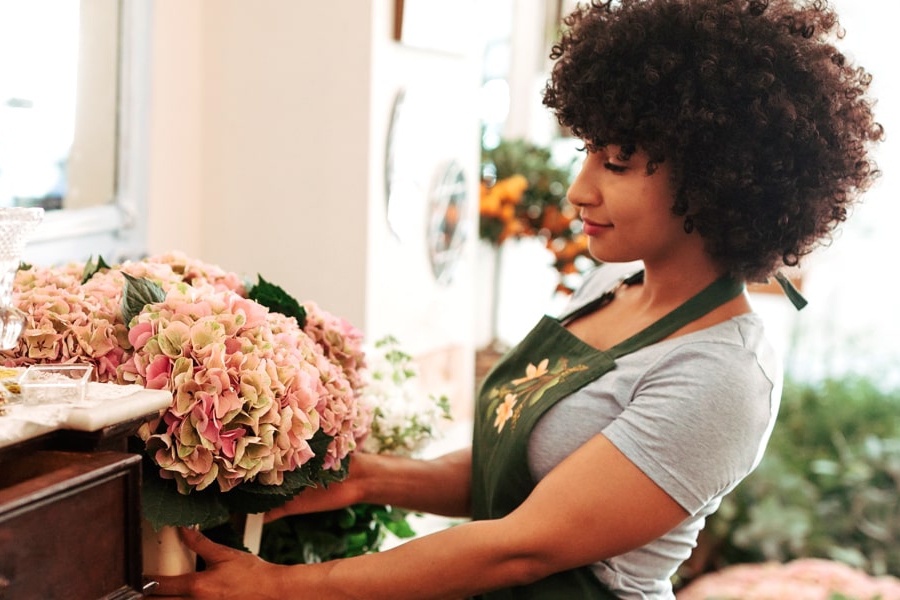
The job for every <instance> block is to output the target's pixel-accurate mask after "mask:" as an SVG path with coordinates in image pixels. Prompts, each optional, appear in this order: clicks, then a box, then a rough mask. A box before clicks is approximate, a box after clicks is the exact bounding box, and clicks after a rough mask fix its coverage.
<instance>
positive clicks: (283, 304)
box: [247, 275, 306, 328]
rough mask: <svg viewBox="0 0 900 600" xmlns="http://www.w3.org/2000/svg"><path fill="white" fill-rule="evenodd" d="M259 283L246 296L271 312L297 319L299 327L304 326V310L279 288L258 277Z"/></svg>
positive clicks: (260, 276)
mask: <svg viewBox="0 0 900 600" xmlns="http://www.w3.org/2000/svg"><path fill="white" fill-rule="evenodd" d="M258 277H259V282H258V283H257V284H256V285H254V286H253V287H251V288H250V290H249V291H248V292H247V296H248V297H249V298H250V299H251V300H253V301H254V302H258V303H260V304H262V305H263V306H265V307H266V308H268V309H269V310H271V311H272V312H277V313H281V314H282V315H285V316H288V317H294V318H295V319H297V323H298V324H299V325H300V327H301V328H302V327H305V326H306V309H305V308H303V306H301V305H300V303H299V302H297V300H295V299H294V298H293V297H292V296H291V295H290V294H288V293H287V292H285V291H284V289H282V288H281V287H280V286H277V285H275V284H274V283H271V282H268V281H266V280H265V279H263V277H262V275H258Z"/></svg>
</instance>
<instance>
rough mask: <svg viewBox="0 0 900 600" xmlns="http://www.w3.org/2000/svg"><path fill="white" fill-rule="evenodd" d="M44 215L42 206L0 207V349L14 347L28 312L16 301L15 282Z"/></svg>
mask: <svg viewBox="0 0 900 600" xmlns="http://www.w3.org/2000/svg"><path fill="white" fill-rule="evenodd" d="M43 218H44V209H43V208H24V207H0V350H9V349H10V348H14V347H15V345H16V343H17V342H18V341H19V336H20V335H21V334H22V327H23V326H24V324H25V315H24V314H22V311H20V310H19V309H17V308H16V307H15V305H14V304H13V301H12V293H13V282H14V281H15V279H16V271H18V270H19V262H20V261H21V259H22V253H23V252H24V250H25V243H26V242H27V241H28V237H29V236H30V235H31V233H32V232H33V231H34V229H35V228H36V227H37V226H38V224H40V222H41V221H42V220H43Z"/></svg>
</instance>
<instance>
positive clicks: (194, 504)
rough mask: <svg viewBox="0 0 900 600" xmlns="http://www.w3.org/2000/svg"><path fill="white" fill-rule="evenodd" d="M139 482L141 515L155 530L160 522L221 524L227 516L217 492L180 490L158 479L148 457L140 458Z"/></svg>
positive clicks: (168, 482) (169, 523)
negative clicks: (141, 478)
mask: <svg viewBox="0 0 900 600" xmlns="http://www.w3.org/2000/svg"><path fill="white" fill-rule="evenodd" d="M142 484H143V485H142V489H141V508H142V510H143V514H144V518H145V519H147V520H148V521H149V522H150V524H151V525H153V528H154V529H156V530H159V529H160V528H161V527H163V526H164V525H176V526H182V527H188V526H191V525H199V526H200V528H201V529H206V528H209V527H215V526H216V525H221V524H222V523H224V522H226V521H227V520H228V518H229V513H228V510H227V509H226V508H225V506H224V505H223V504H222V503H221V502H219V497H220V494H218V493H217V492H215V491H212V490H209V489H206V490H203V491H202V492H196V491H195V492H192V493H190V494H188V495H185V494H180V493H179V492H178V488H177V487H176V485H175V482H174V481H173V480H168V479H162V478H161V477H160V476H159V474H158V469H157V467H156V465H153V464H152V463H150V462H149V460H145V461H144V468H143V482H142Z"/></svg>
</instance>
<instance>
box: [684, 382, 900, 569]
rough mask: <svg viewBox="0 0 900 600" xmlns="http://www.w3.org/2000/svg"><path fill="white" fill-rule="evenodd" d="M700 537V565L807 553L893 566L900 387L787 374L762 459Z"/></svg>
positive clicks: (864, 565) (897, 541)
mask: <svg viewBox="0 0 900 600" xmlns="http://www.w3.org/2000/svg"><path fill="white" fill-rule="evenodd" d="M704 539H705V540H706V541H705V543H710V544H712V548H711V549H710V548H706V549H705V551H710V550H711V551H710V552H709V555H708V558H706V559H705V562H706V564H705V565H703V567H702V569H701V570H706V571H708V570H714V569H717V568H721V567H723V566H725V565H727V564H735V563H741V562H759V561H764V560H775V561H787V560H791V559H794V558H801V557H816V558H829V559H833V560H838V561H842V562H844V563H847V564H849V565H851V566H853V567H858V568H861V569H863V570H865V571H867V572H868V573H870V574H872V575H884V574H890V575H895V576H897V575H900V391H885V390H882V389H879V387H878V386H877V385H876V383H875V382H873V381H871V380H868V379H865V378H860V377H847V378H843V379H838V380H831V381H824V382H821V383H815V384H814V383H798V382H794V381H786V382H785V388H784V394H783V397H782V405H781V410H780V413H779V417H778V421H777V424H776V426H775V429H774V431H773V434H772V438H771V441H770V442H769V446H768V449H767V451H766V454H765V456H764V458H763V460H762V462H761V463H760V465H759V467H758V468H757V470H756V471H755V472H753V473H752V474H751V475H750V476H749V477H747V479H746V480H744V482H743V483H741V484H740V485H739V486H738V487H737V488H736V489H735V490H734V491H733V492H732V493H731V494H729V495H728V496H727V497H726V498H725V499H724V500H723V502H722V506H721V507H720V509H719V511H718V512H717V513H716V514H715V515H714V516H713V517H711V518H710V520H709V522H708V523H707V527H706V530H705V532H704ZM689 562H690V561H689ZM694 567H695V568H696V567H697V565H694Z"/></svg>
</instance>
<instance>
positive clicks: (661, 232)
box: [568, 144, 699, 262]
mask: <svg viewBox="0 0 900 600" xmlns="http://www.w3.org/2000/svg"><path fill="white" fill-rule="evenodd" d="M621 153H622V149H621V147H619V146H615V145H612V144H610V145H608V146H603V147H600V148H596V149H593V150H589V151H588V153H587V157H586V158H585V160H584V164H583V165H582V167H581V172H580V173H579V174H578V176H577V177H576V178H575V181H574V182H573V183H572V185H571V187H570V188H569V193H568V199H569V202H571V203H572V204H573V205H574V206H576V207H577V208H578V209H579V210H580V214H581V220H582V222H583V223H584V233H585V234H587V236H588V238H589V240H590V241H589V245H588V247H589V249H590V252H591V254H592V255H593V256H594V257H595V258H596V259H597V260H600V261H602V262H629V261H633V260H643V261H645V262H651V261H654V260H656V259H657V258H667V257H671V256H672V253H674V252H677V251H678V248H679V246H680V245H681V244H685V243H689V242H693V240H691V238H697V237H699V236H696V235H694V236H689V235H687V234H686V233H685V231H684V217H678V216H675V215H673V214H672V204H673V203H674V198H675V197H674V189H673V185H672V177H671V167H670V166H669V165H668V164H667V163H665V162H662V163H659V164H658V165H657V168H656V170H655V171H654V172H653V173H652V174H650V175H648V174H647V161H648V156H647V154H646V153H645V152H643V151H641V150H637V151H635V152H633V153H632V154H631V155H630V156H629V157H627V158H622V156H621Z"/></svg>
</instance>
